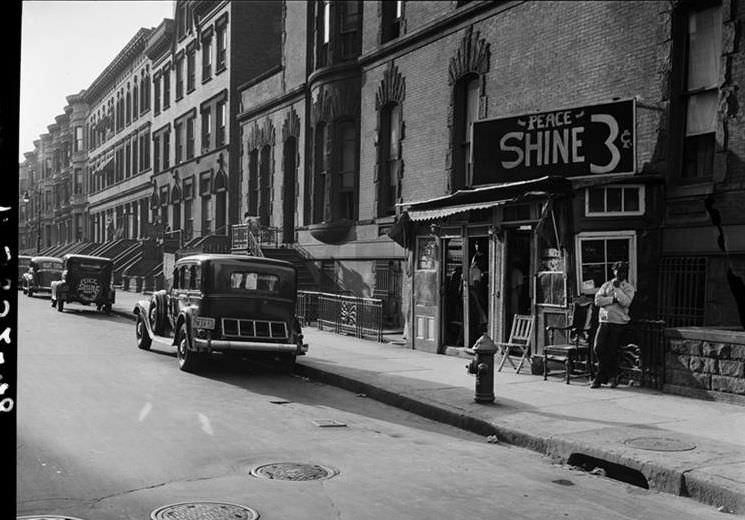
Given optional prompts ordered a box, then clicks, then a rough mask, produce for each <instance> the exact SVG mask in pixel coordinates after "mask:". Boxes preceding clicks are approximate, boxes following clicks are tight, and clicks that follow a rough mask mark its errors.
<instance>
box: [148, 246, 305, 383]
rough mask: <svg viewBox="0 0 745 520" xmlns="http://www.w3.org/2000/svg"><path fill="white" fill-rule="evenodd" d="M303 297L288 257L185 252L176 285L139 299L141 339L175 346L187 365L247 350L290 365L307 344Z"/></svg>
mask: <svg viewBox="0 0 745 520" xmlns="http://www.w3.org/2000/svg"><path fill="white" fill-rule="evenodd" d="M296 299H297V290H296V272H295V267H294V266H293V265H292V264H291V263H289V262H285V261H282V260H274V259H270V258H261V257H253V256H244V255H228V254H201V255H195V256H188V257H185V258H181V259H180V260H178V261H177V262H176V264H175V266H174V269H173V283H172V287H171V288H170V289H168V290H161V291H158V292H156V293H154V294H153V295H152V297H151V298H150V299H149V300H141V301H139V302H138V303H137V305H136V306H135V308H134V313H135V317H136V325H135V332H136V338H137V346H138V347H139V348H140V349H143V350H149V349H150V347H151V345H152V343H153V342H154V341H155V342H157V343H159V344H162V345H168V346H170V347H173V346H175V347H176V356H177V358H178V364H179V368H180V369H181V370H184V371H195V370H197V369H198V368H199V365H200V362H201V361H202V360H203V358H204V357H205V356H206V355H208V354H209V353H211V352H221V353H224V354H236V355H248V356H251V357H252V358H254V359H259V360H264V361H270V362H271V363H273V364H274V365H275V366H276V367H278V368H280V369H282V370H290V369H291V368H292V367H293V366H294V363H295V357H296V356H301V355H304V354H305V353H306V352H307V350H308V345H307V344H305V343H303V334H302V331H301V328H300V324H299V322H298V320H297V319H296V317H295V304H296Z"/></svg>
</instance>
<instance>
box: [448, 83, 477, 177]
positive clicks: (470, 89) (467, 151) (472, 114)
mask: <svg viewBox="0 0 745 520" xmlns="http://www.w3.org/2000/svg"><path fill="white" fill-rule="evenodd" d="M479 83H480V78H479V76H478V75H477V74H467V75H465V76H463V77H462V78H461V79H460V80H458V82H457V83H456V85H455V142H454V145H455V149H454V150H453V152H454V159H455V161H454V169H455V179H454V180H455V186H454V188H455V189H460V188H463V187H466V186H471V184H472V181H473V178H472V174H473V158H472V157H471V136H472V134H473V122H474V121H476V120H477V119H478V114H479Z"/></svg>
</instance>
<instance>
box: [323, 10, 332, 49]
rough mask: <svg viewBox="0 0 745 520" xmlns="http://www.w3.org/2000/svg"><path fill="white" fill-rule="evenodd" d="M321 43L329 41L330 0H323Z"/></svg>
mask: <svg viewBox="0 0 745 520" xmlns="http://www.w3.org/2000/svg"><path fill="white" fill-rule="evenodd" d="M322 9H323V14H322V16H323V22H322V23H323V43H329V42H330V41H331V0H323V7H322Z"/></svg>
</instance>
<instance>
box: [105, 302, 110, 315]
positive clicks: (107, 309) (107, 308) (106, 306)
mask: <svg viewBox="0 0 745 520" xmlns="http://www.w3.org/2000/svg"><path fill="white" fill-rule="evenodd" d="M103 311H104V312H105V313H106V314H111V304H110V303H107V304H106V305H104V306H103Z"/></svg>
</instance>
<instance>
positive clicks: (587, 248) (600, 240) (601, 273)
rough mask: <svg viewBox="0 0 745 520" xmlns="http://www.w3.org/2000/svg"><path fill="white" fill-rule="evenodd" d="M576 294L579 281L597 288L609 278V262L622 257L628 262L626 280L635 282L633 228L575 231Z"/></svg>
mask: <svg viewBox="0 0 745 520" xmlns="http://www.w3.org/2000/svg"><path fill="white" fill-rule="evenodd" d="M576 248H577V294H581V287H582V282H588V281H592V282H594V284H595V288H599V287H600V286H601V285H603V283H605V282H606V281H607V280H610V279H611V278H613V272H612V270H611V266H612V265H613V263H614V262H617V261H619V260H623V261H624V262H628V264H629V282H631V284H632V285H634V286H636V233H635V232H634V231H616V232H584V233H579V234H577V237H576Z"/></svg>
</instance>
